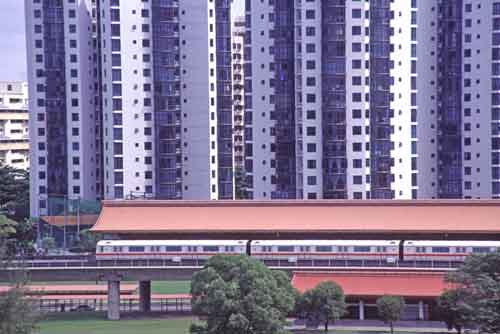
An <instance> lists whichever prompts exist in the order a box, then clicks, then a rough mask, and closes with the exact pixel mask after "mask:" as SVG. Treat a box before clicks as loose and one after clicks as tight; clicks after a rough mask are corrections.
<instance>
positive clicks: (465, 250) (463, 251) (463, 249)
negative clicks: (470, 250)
mask: <svg viewBox="0 0 500 334" xmlns="http://www.w3.org/2000/svg"><path fill="white" fill-rule="evenodd" d="M466 252H467V249H466V248H465V247H455V253H466Z"/></svg>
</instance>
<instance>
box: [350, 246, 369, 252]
mask: <svg viewBox="0 0 500 334" xmlns="http://www.w3.org/2000/svg"><path fill="white" fill-rule="evenodd" d="M354 252H356V253H370V246H354Z"/></svg>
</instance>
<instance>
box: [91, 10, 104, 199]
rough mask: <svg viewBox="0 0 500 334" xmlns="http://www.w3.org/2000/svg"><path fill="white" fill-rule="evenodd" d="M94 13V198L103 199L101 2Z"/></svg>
mask: <svg viewBox="0 0 500 334" xmlns="http://www.w3.org/2000/svg"><path fill="white" fill-rule="evenodd" d="M94 6H95V7H94V8H95V12H94V13H93V15H95V16H94V17H93V24H94V25H95V32H94V40H93V43H94V45H95V50H94V56H93V57H94V63H95V64H96V65H95V68H94V73H93V77H94V105H95V120H96V127H95V130H96V141H95V149H96V171H95V176H96V197H97V199H98V200H99V199H104V154H103V153H104V133H103V132H104V131H103V126H104V123H103V118H104V116H103V108H102V106H103V101H102V97H103V96H102V82H103V80H102V63H101V59H102V49H101V43H102V42H101V38H102V27H101V24H100V22H101V2H100V1H96V3H95V5H94Z"/></svg>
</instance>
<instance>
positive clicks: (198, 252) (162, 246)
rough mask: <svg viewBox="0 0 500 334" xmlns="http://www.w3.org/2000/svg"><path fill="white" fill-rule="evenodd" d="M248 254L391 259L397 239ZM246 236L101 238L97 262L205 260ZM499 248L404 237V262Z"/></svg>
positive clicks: (242, 246) (265, 244) (299, 243)
mask: <svg viewBox="0 0 500 334" xmlns="http://www.w3.org/2000/svg"><path fill="white" fill-rule="evenodd" d="M250 247H251V254H252V256H253V257H255V258H257V259H260V260H264V261H288V262H298V261H310V260H313V261H321V260H327V261H332V260H334V261H344V260H346V261H359V260H362V261H378V262H387V263H395V262H397V259H398V256H399V241H396V240H393V241H352V240H328V241H326V240H309V241H308V240H286V241H281V240H280V241H264V240H256V241H252V242H251V244H250ZM246 248H247V240H236V241H233V240H130V241H129V240H103V241H99V243H98V244H97V249H96V259H97V260H136V259H137V260H150V259H156V260H171V261H174V262H181V261H183V260H206V259H208V258H210V257H211V256H213V255H216V254H228V255H231V254H232V255H235V254H245V253H246ZM497 249H500V242H485V241H467V242H457V241H407V242H405V244H404V253H405V260H406V261H424V262H425V261H448V262H462V261H463V260H464V259H465V257H466V256H467V255H469V254H478V253H489V252H495V251H497Z"/></svg>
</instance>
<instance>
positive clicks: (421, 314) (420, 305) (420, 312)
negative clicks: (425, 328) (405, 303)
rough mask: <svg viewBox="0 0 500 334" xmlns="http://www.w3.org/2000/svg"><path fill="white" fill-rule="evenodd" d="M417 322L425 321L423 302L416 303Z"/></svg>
mask: <svg viewBox="0 0 500 334" xmlns="http://www.w3.org/2000/svg"><path fill="white" fill-rule="evenodd" d="M418 320H425V312H424V302H423V301H419V302H418Z"/></svg>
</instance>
